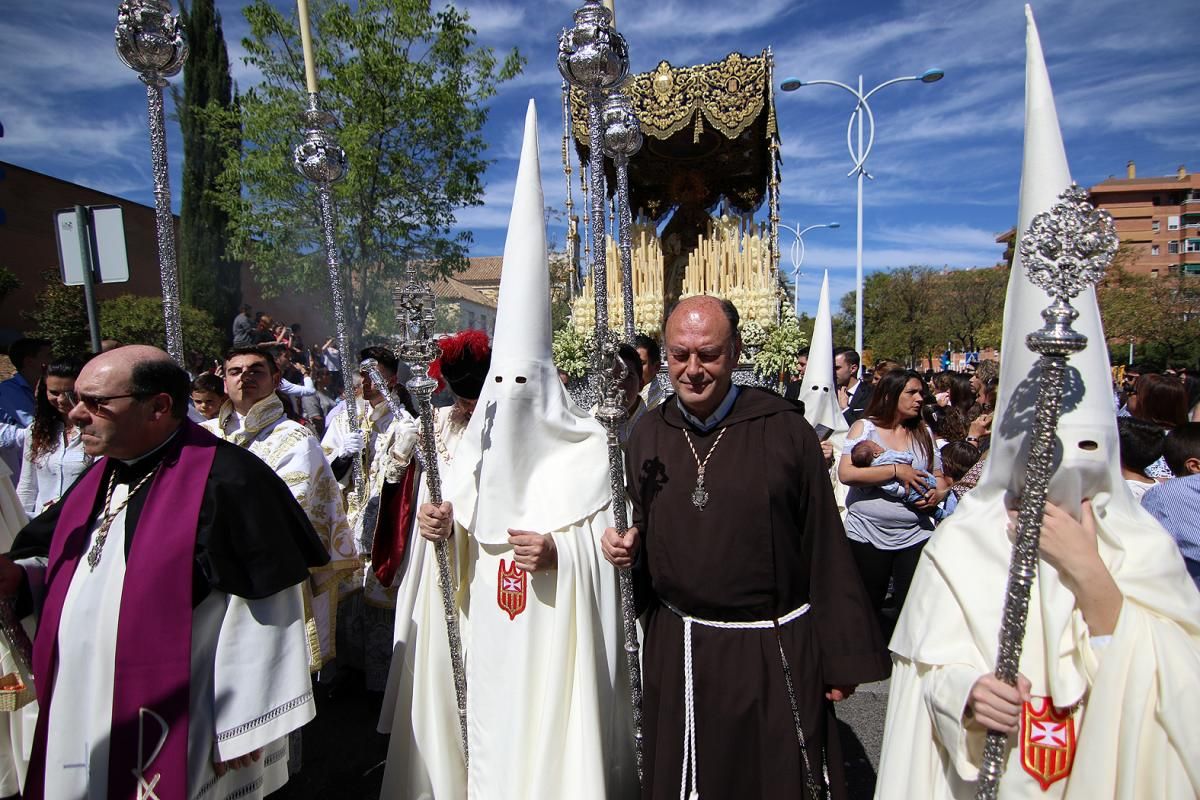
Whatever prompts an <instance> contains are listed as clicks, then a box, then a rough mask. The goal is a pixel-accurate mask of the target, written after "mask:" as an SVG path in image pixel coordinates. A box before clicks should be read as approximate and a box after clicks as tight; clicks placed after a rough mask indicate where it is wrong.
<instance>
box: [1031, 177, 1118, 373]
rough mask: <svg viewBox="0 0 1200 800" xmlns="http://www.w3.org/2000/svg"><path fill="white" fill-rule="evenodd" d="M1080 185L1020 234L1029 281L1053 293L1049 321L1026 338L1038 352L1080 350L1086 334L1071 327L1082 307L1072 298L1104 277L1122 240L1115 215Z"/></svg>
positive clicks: (1046, 317)
mask: <svg viewBox="0 0 1200 800" xmlns="http://www.w3.org/2000/svg"><path fill="white" fill-rule="evenodd" d="M1087 196H1088V195H1087V191H1086V190H1084V189H1081V188H1080V187H1079V186H1077V185H1075V184H1071V186H1070V187H1069V188H1068V189H1067V190H1066V191H1064V192H1063V193H1062V194H1060V195H1059V202H1057V203H1055V204H1054V206H1053V207H1052V208H1051V209H1050V210H1049V211H1043V212H1042V213H1041V214H1038V215H1037V216H1036V217H1034V218H1033V221H1032V222H1031V223H1030V224H1029V229H1028V230H1027V231H1025V234H1024V235H1023V236H1022V237H1021V261H1022V263H1023V264H1024V266H1025V273H1026V274H1027V275H1028V276H1029V281H1030V282H1031V283H1032V284H1034V285H1035V286H1037V287H1038V288H1040V289H1042V290H1043V291H1045V292H1046V293H1047V294H1049V295H1050V296H1051V297H1053V298H1054V302H1053V303H1052V304H1051V305H1050V306H1049V307H1048V308H1046V309H1045V310H1044V311H1043V312H1042V319H1044V320H1046V325H1045V327H1044V328H1042V329H1041V330H1039V331H1034V332H1033V333H1031V334H1029V335H1028V336H1027V337H1026V338H1025V341H1026V344H1028V346H1029V349H1030V350H1033V351H1034V352H1035V353H1042V354H1047V353H1062V354H1064V355H1065V354H1070V353H1078V352H1081V351H1082V350H1083V349H1084V348H1085V347H1086V346H1087V337H1086V336H1084V335H1083V334H1082V333H1079V332H1077V331H1075V330H1074V329H1073V328H1071V323H1072V322H1074V321H1075V319H1076V318H1077V317H1078V316H1079V312H1078V311H1076V310H1075V309H1074V308H1072V307H1071V304H1070V302H1069V301H1070V300H1071V299H1073V298H1075V297H1076V296H1078V295H1079V293H1080V292H1082V291H1084V290H1085V289H1087V288H1088V287H1090V286H1094V285H1095V284H1096V283H1097V282H1099V281H1100V279H1101V278H1103V277H1104V271H1105V270H1106V269H1108V265H1109V264H1111V263H1112V260H1113V256H1115V255H1116V252H1117V247H1118V245H1119V241H1118V239H1117V233H1116V227H1115V226H1114V225H1113V220H1112V217H1111V216H1110V215H1109V214H1108V212H1107V211H1099V210H1097V209H1096V208H1094V207H1093V206H1092V204H1091V203H1089V202H1088V200H1087Z"/></svg>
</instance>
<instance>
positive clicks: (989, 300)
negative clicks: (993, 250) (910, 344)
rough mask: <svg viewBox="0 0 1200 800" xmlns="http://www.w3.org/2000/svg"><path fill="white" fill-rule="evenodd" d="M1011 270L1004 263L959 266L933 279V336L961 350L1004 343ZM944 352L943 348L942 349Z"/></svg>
mask: <svg viewBox="0 0 1200 800" xmlns="http://www.w3.org/2000/svg"><path fill="white" fill-rule="evenodd" d="M1008 274H1009V270H1008V269H1007V268H1006V267H1004V266H996V267H982V268H979V269H955V270H950V271H949V272H946V273H944V274H942V275H936V276H933V278H932V281H931V282H932V285H933V287H934V291H933V298H932V300H933V315H932V317H931V318H930V329H931V330H930V339H931V341H932V342H933V343H934V345H935V346H938V347H939V348H940V347H941V345H942V343H943V342H953V343H954V344H955V345H956V346H957V347H958V348H959V349H960V350H963V351H978V350H979V349H980V348H983V347H999V346H1000V338H999V337H1000V329H1001V327H1002V325H1003V321H1004V297H1005V294H1006V293H1007V292H1008ZM939 352H940V351H939Z"/></svg>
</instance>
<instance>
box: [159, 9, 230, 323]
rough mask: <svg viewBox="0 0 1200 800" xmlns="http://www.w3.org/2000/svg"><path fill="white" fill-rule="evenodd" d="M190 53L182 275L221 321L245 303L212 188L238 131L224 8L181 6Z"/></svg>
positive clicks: (189, 299)
mask: <svg viewBox="0 0 1200 800" xmlns="http://www.w3.org/2000/svg"><path fill="white" fill-rule="evenodd" d="M180 17H181V18H182V21H183V24H184V26H185V28H186V30H187V35H188V46H189V55H188V60H187V61H186V62H185V63H184V65H183V92H182V95H181V94H180V92H179V91H178V90H177V89H176V90H173V93H174V97H175V108H176V114H177V116H178V119H179V129H180V132H181V134H182V136H183V197H182V203H181V207H180V215H179V223H180V225H179V227H180V234H179V274H180V278H181V280H180V288H181V290H182V300H183V302H184V303H186V304H188V305H191V306H195V307H197V308H202V309H204V310H205V311H207V312H208V313H209V314H210V315H212V318H213V319H214V320H216V321H217V322H218V323H219V324H221V325H224V324H225V323H227V322H229V321H230V320H232V319H233V316H234V314H235V313H236V312H237V306H238V304H239V303H240V302H241V294H242V292H241V264H240V263H239V262H238V261H236V260H233V259H230V258H229V257H228V255H227V253H228V251H229V214H228V212H227V211H226V210H225V209H224V208H222V206H221V205H220V204H219V203H218V202H217V198H216V197H215V195H214V190H213V187H214V186H215V185H216V183H217V180H218V177H219V176H220V175H221V173H222V172H223V171H224V170H225V169H226V168H227V167H229V166H236V163H237V160H238V153H239V150H240V139H241V132H240V127H239V125H238V120H237V113H236V107H237V106H236V103H237V101H236V99H235V98H234V94H233V81H232V79H231V78H230V76H229V54H228V52H227V51H226V49H225V35H224V33H223V32H222V29H221V14H220V12H218V11H217V10H216V9H215V8H213V0H193V2H192V3H191V6H190V8H188V7H187V6H183V5H182V4H181V8H180Z"/></svg>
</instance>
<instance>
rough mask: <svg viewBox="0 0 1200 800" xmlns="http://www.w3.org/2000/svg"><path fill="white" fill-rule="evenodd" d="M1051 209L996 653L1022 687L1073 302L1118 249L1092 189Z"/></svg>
mask: <svg viewBox="0 0 1200 800" xmlns="http://www.w3.org/2000/svg"><path fill="white" fill-rule="evenodd" d="M1059 197H1060V201H1059V202H1058V203H1056V204H1055V205H1054V207H1053V208H1051V209H1050V210H1049V211H1047V212H1044V213H1042V214H1038V215H1037V216H1036V217H1034V218H1033V222H1032V223H1031V224H1030V226H1029V230H1027V231H1025V233H1024V235H1022V237H1021V245H1020V246H1021V260H1022V262H1023V263H1024V265H1025V269H1026V273H1027V274H1028V276H1029V280H1030V282H1032V283H1033V284H1034V285H1036V286H1038V287H1039V288H1041V289H1043V290H1045V291H1046V292H1047V293H1049V294H1050V295H1051V296H1053V298H1054V302H1053V303H1052V304H1051V305H1050V306H1049V307H1048V308H1046V309H1045V310H1044V311H1042V318H1043V319H1045V320H1046V325H1045V327H1043V328H1042V329H1041V330H1037V331H1034V332H1032V333H1030V334H1029V335H1028V336H1026V337H1025V343H1026V345H1027V346H1028V347H1029V349H1030V350H1032V351H1034V352H1035V353H1038V354H1040V355H1041V358H1040V359H1038V368H1039V369H1040V374H1039V376H1038V395H1037V414H1036V416H1035V417H1034V422H1033V431H1032V432H1031V434H1030V437H1031V439H1030V449H1029V461H1028V468H1027V471H1026V478H1025V487H1024V489H1023V490H1022V492H1021V499H1020V505H1019V510H1018V512H1017V535H1016V539H1015V541H1014V542H1013V550H1012V559H1011V561H1010V562H1009V573H1008V588H1007V590H1006V595H1005V601H1004V616H1003V618H1002V621H1001V625H1000V643H999V648H998V650H997V654H996V673H995V674H996V677H997V678H999V679H1000V680H1002V681H1004V682H1005V683H1007V684H1009V685H1011V686H1015V685H1016V682H1017V670H1018V668H1019V667H1020V663H1021V651H1022V649H1023V647H1024V644H1025V623H1026V621H1027V619H1028V617H1029V594H1030V590H1031V589H1032V587H1033V582H1034V580H1035V579H1036V578H1037V567H1038V542H1039V540H1040V538H1041V530H1042V513H1043V512H1044V510H1045V508H1046V493H1047V491H1048V490H1049V488H1050V479H1051V478H1053V477H1054V441H1055V430H1056V428H1057V427H1058V419H1059V416H1060V414H1061V413H1062V396H1063V385H1064V382H1065V380H1066V373H1067V357H1068V356H1069V355H1071V354H1073V353H1079V352H1081V351H1082V350H1083V349H1084V348H1085V347H1087V341H1088V340H1087V337H1086V336H1085V335H1083V334H1082V333H1080V332H1078V331H1076V330H1074V329H1073V328H1072V327H1071V323H1072V322H1074V321H1075V319H1076V318H1077V317H1078V316H1079V312H1078V311H1076V310H1075V309H1074V308H1072V307H1071V304H1070V301H1071V300H1072V299H1073V298H1075V297H1077V296H1078V295H1079V294H1080V293H1081V292H1083V291H1084V290H1085V289H1087V288H1088V287H1089V286H1092V285H1094V284H1095V283H1096V282H1097V281H1099V280H1100V279H1101V278H1102V277H1103V276H1104V271H1105V270H1106V269H1107V268H1108V265H1109V264H1110V263H1112V259H1113V256H1114V255H1115V254H1116V252H1117V236H1116V232H1115V229H1114V226H1113V221H1112V217H1110V216H1109V215H1108V213H1107V212H1104V211H1097V210H1096V209H1094V208H1093V207H1092V206H1091V205H1090V204H1089V203H1088V202H1087V192H1085V191H1084V190H1083V189H1080V188H1079V187H1078V186H1075V185H1074V184H1072V185H1071V187H1070V188H1069V189H1067V190H1066V191H1065V192H1063V193H1062V194H1061V195H1060V196H1059ZM1007 750H1008V736H1007V735H1006V734H1004V733H999V732H996V731H989V732H988V735H987V740H986V741H985V743H984V747H983V764H982V766H981V767H980V769H979V785H978V787H977V789H976V795H975V796H976V798H977V800H995V798H996V795H997V792H998V791H999V789H1000V777H1001V775H1003V774H1004V762H1005V759H1006V754H1007Z"/></svg>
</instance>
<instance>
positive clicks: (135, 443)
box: [0, 346, 329, 800]
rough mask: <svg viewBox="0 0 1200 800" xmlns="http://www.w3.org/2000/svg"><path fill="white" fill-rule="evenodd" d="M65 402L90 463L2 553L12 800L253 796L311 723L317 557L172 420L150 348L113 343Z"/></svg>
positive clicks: (172, 371) (276, 504)
mask: <svg viewBox="0 0 1200 800" xmlns="http://www.w3.org/2000/svg"><path fill="white" fill-rule="evenodd" d="M75 388H76V392H77V393H78V400H79V401H78V403H77V404H76V405H75V407H74V408H73V409H72V410H71V412H70V419H71V421H72V422H74V423H75V424H76V425H77V426H79V428H80V429H81V431H82V437H83V445H84V449H85V451H86V452H87V453H88V454H89V455H92V456H104V457H103V458H98V459H97V460H96V462H95V463H94V464H93V465H92V467H91V468H90V469H89V470H88V471H87V472H85V473H84V474H83V476H82V477H81V478H80V479H79V481H78V482H77V483H76V484H75V485H74V486H73V487H72V488H71V490H70V491H68V492H67V494H65V495H64V496H63V498H62V499H61V500H60V501H59V502H58V503H57V504H55V505H54V506H52V507H51V508H50V509H48V510H47V511H46V512H45V513H43V514H42V515H41V516H39V517H38V519H37V520H36V521H34V522H33V523H31V524H30V525H28V526H27V527H26V528H25V529H24V530H22V531H21V533H20V534H19V535H18V536H17V539H16V541H15V542H14V545H13V550H12V552H11V553H10V557H0V596H12V595H16V598H17V605H18V610H20V611H24V612H26V613H36V614H37V616H38V623H39V624H38V632H37V637H36V639H35V642H34V651H33V667H34V678H35V684H36V688H37V698H38V704H39V707H40V709H41V715H40V717H39V719H38V724H37V730H36V733H35V737H34V744H33V756H32V761H31V763H30V767H29V774H28V778H27V782H26V786H25V794H24V797H26V798H54V800H83V799H84V798H88V799H89V800H95V799H96V798H113V799H114V800H116V798H120V799H121V800H125V799H126V798H134V797H137V798H151V797H155V798H162V800H166V798H191V800H208V799H209V798H214V799H215V798H226V797H231V796H236V797H239V798H242V797H245V798H253V797H262V796H264V795H266V794H268V793H270V792H271V791H274V790H275V789H277V788H278V787H279V786H281V785H283V783H284V782H286V780H287V762H288V752H287V735H288V733H290V732H291V731H293V730H295V729H297V728H299V727H300V726H301V725H304V724H305V723H307V722H308V721H309V720H311V719H312V718H313V716H314V714H315V705H314V702H313V695H312V687H311V683H310V679H309V672H308V658H307V643H306V639H305V628H304V601H303V596H302V593H301V584H303V582H304V581H305V580H306V579H307V578H308V575H309V568H310V567H316V566H320V565H322V564H324V563H325V562H326V561H327V560H328V558H329V556H328V554H327V553H326V551H325V549H324V548H323V547H322V546H321V543H320V540H319V539H318V538H317V536H316V534H315V532H314V531H313V528H312V526H311V525H310V523H309V521H308V519H307V517H306V516H305V514H304V512H303V510H302V509H301V508H300V506H299V505H297V503H296V501H295V500H294V499H293V498H292V495H291V493H290V492H289V491H288V489H287V486H286V484H284V482H283V481H281V480H280V479H279V478H278V477H277V476H276V475H275V474H274V473H273V472H272V471H271V469H270V467H268V466H267V465H266V464H264V463H263V462H262V461H261V460H260V459H259V458H258V457H257V456H255V455H254V454H252V453H248V452H246V451H245V450H243V449H241V448H239V447H237V446H235V445H231V444H226V443H224V442H221V441H220V440H218V439H217V438H215V437H214V436H212V435H211V434H209V433H207V432H205V431H203V430H201V429H200V428H198V427H197V426H196V425H194V424H193V423H191V422H189V421H188V420H187V414H186V410H187V396H188V391H189V381H188V377H187V374H186V373H185V372H184V371H183V370H181V369H180V368H179V367H178V366H176V365H175V364H174V362H172V361H171V360H170V358H169V357H168V356H167V354H166V353H164V352H162V351H161V350H158V349H157V348H153V347H145V346H129V347H121V348H117V349H115V350H112V351H110V352H108V353H104V354H102V355H100V356H97V357H96V358H94V359H93V360H92V361H91V362H89V363H88V364H87V366H86V367H85V368H84V370H83V372H81V373H80V375H79V378H78V380H77V381H76V385H75ZM250 493H252V496H251V494H250ZM110 539H111V540H112V541H110ZM13 559H15V561H14V560H13Z"/></svg>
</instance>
